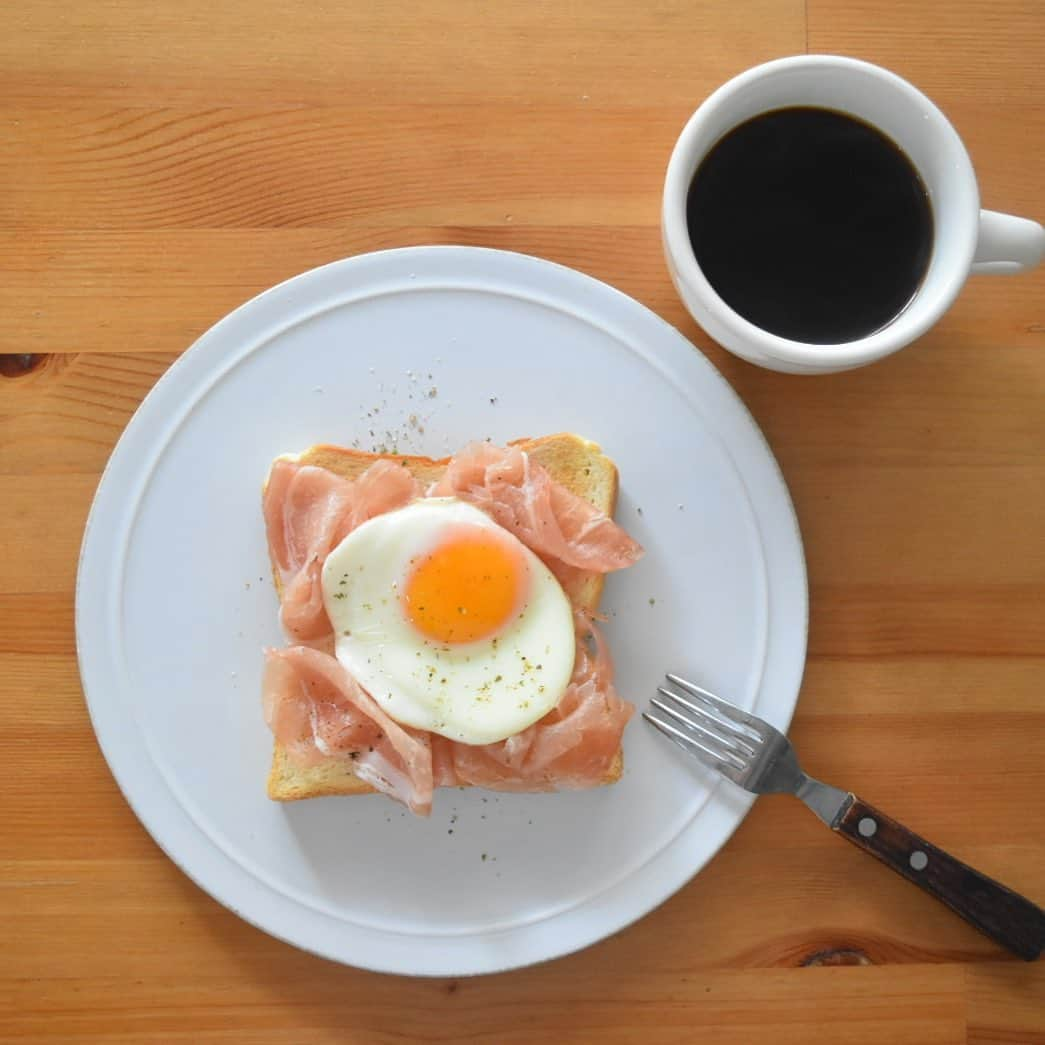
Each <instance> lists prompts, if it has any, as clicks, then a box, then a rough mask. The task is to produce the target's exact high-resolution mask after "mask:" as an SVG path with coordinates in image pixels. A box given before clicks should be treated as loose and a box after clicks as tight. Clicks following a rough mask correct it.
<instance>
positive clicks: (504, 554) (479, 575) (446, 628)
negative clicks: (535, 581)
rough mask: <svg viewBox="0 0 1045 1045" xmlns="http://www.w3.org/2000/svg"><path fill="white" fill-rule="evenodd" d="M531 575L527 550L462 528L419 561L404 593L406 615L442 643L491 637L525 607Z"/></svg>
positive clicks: (485, 532)
mask: <svg viewBox="0 0 1045 1045" xmlns="http://www.w3.org/2000/svg"><path fill="white" fill-rule="evenodd" d="M528 576H529V571H528V569H527V564H526V559H525V558H524V557H523V554H522V552H521V551H520V550H519V549H517V548H514V547H513V546H512V545H511V544H510V543H509V542H508V541H506V540H505V539H504V538H501V537H499V536H498V535H497V534H495V533H492V532H491V531H489V530H485V529H483V528H482V527H479V526H467V527H461V528H460V529H458V530H457V532H456V533H454V534H453V535H452V536H450V537H448V539H447V540H445V541H443V542H441V543H440V544H439V546H438V547H437V548H435V549H433V550H432V551H431V552H429V553H428V554H427V555H425V556H424V557H423V558H422V559H420V560H419V561H418V562H417V564H416V566H415V567H414V570H413V572H412V573H411V574H410V576H409V578H408V579H407V582H406V585H405V588H404V591H403V603H404V608H405V611H406V615H407V617H408V618H409V620H410V622H411V623H412V624H413V626H414V627H415V628H417V630H418V631H420V632H421V634H422V635H424V636H425V637H427V638H429V639H434V640H435V641H436V642H442V643H453V644H458V643H465V642H475V641H476V640H477V639H485V638H488V637H489V636H491V635H495V634H496V633H497V632H498V631H500V630H501V628H503V627H504V625H505V624H507V623H508V621H510V620H511V619H512V618H513V617H514V616H515V615H516V613H518V612H519V610H520V609H521V608H522V605H523V603H524V602H525V600H526V588H527V581H528Z"/></svg>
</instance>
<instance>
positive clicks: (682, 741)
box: [642, 711, 743, 779]
mask: <svg viewBox="0 0 1045 1045" xmlns="http://www.w3.org/2000/svg"><path fill="white" fill-rule="evenodd" d="M642 717H643V718H644V719H645V720H646V721H647V722H648V723H649V724H650V725H651V726H653V727H654V728H656V729H658V730H660V732H661V733H663V734H664V736H666V737H667V738H668V740H672V741H674V742H675V743H676V744H678V745H679V747H681V748H683V749H684V750H686V751H688V752H689V753H690V754H691V755H695V756H696V757H697V758H698V759H700V761H701V762H703V763H704V764H705V765H707V766H710V767H711V768H712V769H717V770H718V771H719V772H720V773H724V774H725V775H726V776H728V777H730V779H733V778H734V777H735V774H736V773H737V772H738V771H739V770H741V769H743V766H737V765H735V764H734V763H733V762H732V761H726V760H725V759H724V758H723V757H722V756H721V755H719V754H718V752H716V751H713V750H712V749H711V748H709V747H705V746H704V745H703V744H702V743H701V742H700V741H699V740H697V739H696V738H695V737H693V736H691V735H690V734H689V733H688V732H686V731H685V730H681V729H676V728H675V727H674V726H673V725H672V724H671V723H670V722H664V721H663V720H661V719H659V718H656V717H655V716H653V715H651V714H650V713H649V712H648V711H644V712H643V713H642Z"/></svg>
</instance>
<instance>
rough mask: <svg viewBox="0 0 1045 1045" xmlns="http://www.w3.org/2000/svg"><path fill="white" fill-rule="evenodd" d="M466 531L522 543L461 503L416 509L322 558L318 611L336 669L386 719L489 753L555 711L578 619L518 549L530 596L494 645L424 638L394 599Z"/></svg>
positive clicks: (420, 504) (384, 520)
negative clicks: (448, 536) (327, 628)
mask: <svg viewBox="0 0 1045 1045" xmlns="http://www.w3.org/2000/svg"><path fill="white" fill-rule="evenodd" d="M461 523H469V524H472V525H476V526H482V527H484V528H487V529H493V530H496V531H498V532H499V533H500V534H501V535H506V536H507V538H508V539H509V540H511V541H516V540H517V539H516V538H515V537H513V536H511V535H509V534H507V533H506V531H505V530H503V529H502V528H501V527H500V526H498V525H497V523H495V522H494V521H493V520H492V519H490V518H489V517H488V516H487V515H485V514H484V513H483V512H481V511H480V510H479V509H478V508H475V507H473V506H472V505H470V504H466V503H465V502H463V501H459V500H457V499H456V498H452V497H433V498H426V499H422V500H419V501H415V502H414V503H412V504H410V505H407V506H406V507H405V508H400V509H399V510H397V511H393V512H387V513H385V514H384V515H379V516H377V517H375V518H373V519H370V520H368V521H367V522H365V523H363V524H362V525H361V526H359V527H357V528H356V529H355V530H353V531H352V533H350V534H349V535H348V536H347V537H346V538H345V539H344V540H343V541H342V542H341V543H340V544H339V545H338V546H337V547H336V548H335V549H334V550H333V551H332V552H331V553H330V554H329V555H328V556H327V559H326V562H325V564H324V566H323V574H322V585H323V601H324V605H325V606H326V611H327V614H328V615H329V617H330V620H331V623H332V624H333V626H334V635H335V640H336V643H335V654H336V656H337V658H338V660H339V661H341V663H342V664H343V665H344V666H345V668H346V669H347V670H348V671H349V672H350V673H351V674H352V675H353V677H354V678H355V679H356V680H357V681H358V682H359V683H360V685H362V686H363V687H364V688H365V689H366V690H367V691H368V692H369V693H370V695H371V696H372V697H373V698H374V699H375V700H376V701H377V702H378V703H379V704H381V705H382V707H383V708H384V709H385V710H386V711H387V712H388V714H389V715H390V716H391V717H392V718H393V719H395V720H396V721H397V722H400V723H402V724H403V725H407V726H414V727H416V728H418V729H425V730H429V731H431V732H433V733H439V734H441V735H442V736H445V737H448V738H449V739H451V740H456V741H461V742H462V743H465V744H492V743H495V742H497V741H499V740H504V739H505V738H507V737H510V736H513V735H514V734H516V733H519V732H521V731H522V730H524V729H526V728H527V726H530V725H532V724H533V723H534V722H536V721H537V720H538V719H540V718H541V717H542V716H544V715H545V714H547V712H548V711H550V710H551V709H552V708H553V707H554V706H555V705H556V704H557V703H558V701H559V698H560V697H561V696H562V694H563V692H564V691H565V689H566V687H567V685H568V684H569V680H570V676H571V674H572V672H573V663H574V657H575V653H576V639H575V634H574V624H573V611H572V608H571V606H570V602H569V599H568V598H567V597H566V594H565V592H563V590H562V587H561V586H560V585H559V582H558V581H557V580H556V579H555V577H554V576H553V575H552V573H551V571H550V570H549V569H548V567H547V566H545V565H544V563H542V562H541V560H540V559H538V558H537V556H536V555H534V554H533V552H531V551H530V550H529V549H528V548H526V547H525V545H523V544H522V543H521V542H518V545H519V548H520V549H521V551H522V553H523V555H524V558H525V560H526V564H527V567H528V569H529V574H530V580H529V588H528V593H527V598H526V601H525V604H524V605H523V606H521V607H520V610H519V612H518V613H517V614H516V616H515V617H514V618H513V619H511V620H510V621H508V622H507V623H506V624H505V626H504V627H503V628H502V629H501V630H500V632H499V633H498V634H497V635H495V636H491V637H489V638H485V639H479V640H476V641H474V642H470V643H466V644H449V643H440V642H438V641H437V640H434V639H429V638H427V637H426V636H424V635H423V634H421V632H419V631H418V630H417V629H416V628H415V627H414V626H413V625H412V624H411V623H410V621H409V619H408V618H407V616H406V613H405V611H404V609H403V605H402V597H401V596H402V592H403V589H404V585H405V583H406V580H407V578H408V577H409V575H410V572H411V570H412V568H413V563H412V561H413V562H414V563H416V562H417V561H419V560H420V558H421V557H422V556H424V555H425V554H426V553H428V552H429V551H430V550H431V549H432V548H433V547H434V546H435V545H437V544H438V543H439V541H440V538H441V535H442V534H443V533H444V532H445V530H446V529H447V528H448V527H456V526H457V525H459V524H461Z"/></svg>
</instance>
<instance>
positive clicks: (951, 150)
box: [661, 55, 1045, 374]
mask: <svg viewBox="0 0 1045 1045" xmlns="http://www.w3.org/2000/svg"><path fill="white" fill-rule="evenodd" d="M792 106H814V107H819V108H825V109H833V110H836V111H839V112H844V113H849V114H850V115H852V116H856V117H858V118H859V119H861V120H863V121H864V122H865V123H869V124H871V125H872V126H875V127H877V128H878V129H879V130H881V131H882V132H884V133H885V134H886V135H887V136H888V137H890V138H891V139H892V140H893V141H894V142H896V144H897V145H899V146H900V148H901V149H903V151H904V152H905V153H906V154H907V156H908V157H909V159H910V160H911V161H912V162H913V163H914V165H915V167H916V168H917V169H918V172H919V174H920V175H921V177H922V180H923V181H924V183H925V186H926V189H927V190H928V193H929V199H930V203H931V205H932V211H933V222H934V239H933V249H932V254H931V256H930V259H929V266H928V269H927V271H926V274H925V277H924V279H923V280H922V282H921V285H920V286H919V288H918V290H917V291H916V292H915V294H914V297H913V298H912V299H911V302H910V304H908V305H907V307H906V308H905V309H904V310H903V311H902V312H901V313H900V314H899V315H897V316H896V317H895V318H894V319H893V320H892V321H891V322H890V323H888V324H886V325H885V326H884V327H882V328H881V329H880V330H876V331H875V332H874V333H872V334H869V335H868V336H867V337H863V338H860V339H858V340H855V341H848V342H844V343H840V344H833V345H821V344H807V343H805V342H801V341H792V340H790V339H788V338H784V337H779V336H778V335H776V334H771V333H769V331H767V330H763V329H762V328H761V327H758V326H756V325H755V324H753V323H751V322H749V321H748V320H746V319H745V318H744V317H743V316H741V315H740V314H739V313H738V312H736V311H734V310H733V309H732V308H730V306H729V305H727V304H726V303H725V301H723V300H722V298H721V297H719V295H718V294H717V293H716V292H715V290H714V289H713V287H712V286H711V284H710V283H709V282H708V280H707V278H706V277H705V275H704V273H703V272H702V271H701V269H700V266H699V265H698V264H697V259H696V257H695V255H694V252H693V246H692V244H691V242H690V239H689V230H688V226H687V221H686V197H687V195H688V192H689V186H690V183H691V182H692V180H693V175H694V174H695V172H696V170H697V167H698V166H699V165H700V163H701V161H702V160H703V158H704V157H705V156H706V155H707V153H708V151H709V150H710V149H711V148H712V146H714V145H715V143H716V142H718V141H719V139H720V138H722V137H723V135H725V134H726V133H727V132H729V131H730V130H732V129H733V128H734V127H736V126H737V125H738V124H741V123H743V122H744V121H745V120H749V119H751V118H752V117H754V116H757V115H759V114H760V113H764V112H770V111H772V110H774V109H783V108H789V107H792ZM661 234H662V237H663V242H664V253H665V257H666V258H667V263H668V269H669V271H670V273H671V278H672V280H673V282H674V284H675V288H676V290H677V291H678V293H679V296H680V297H681V298H682V301H683V303H684V304H685V305H686V308H687V309H688V310H689V311H690V313H691V314H692V316H693V318H694V319H696V321H697V322H698V323H699V324H700V325H701V326H702V327H703V328H704V329H705V330H706V331H707V332H708V334H709V335H710V336H711V337H713V338H714V339H715V340H716V341H718V342H719V344H721V345H722V346H723V347H724V348H726V349H728V350H729V351H731V352H733V353H734V354H735V355H738V356H741V357H742V358H744V359H747V360H748V361H749V362H752V363H756V364H758V365H759V366H764V367H769V368H770V369H773V370H782V371H785V372H789V373H797V374H825V373H831V372H834V371H839V370H849V369H852V368H853V367H858V366H862V365H864V364H865V363H871V362H874V361H875V360H877V359H881V358H883V357H884V356H887V355H890V354H891V353H893V352H896V351H898V350H899V349H901V348H903V347H904V346H905V345H908V344H910V343H911V342H912V341H914V340H915V339H916V338H918V337H920V336H921V335H922V334H924V333H925V331H926V330H928V329H929V328H930V327H931V326H932V325H933V324H934V323H935V322H936V321H937V320H938V319H939V318H940V317H941V316H942V315H943V314H944V313H945V312H946V311H947V309H948V308H949V307H950V305H951V303H952V302H953V301H954V299H955V298H956V297H957V296H958V292H959V291H960V290H961V288H962V286H963V284H964V283H965V280H966V279H967V278H968V276H969V275H970V273H978V272H989V273H1009V272H1024V271H1026V270H1028V269H1031V268H1033V267H1034V266H1035V265H1037V264H1038V263H1039V262H1040V261H1041V259H1042V255H1043V253H1045V229H1043V228H1042V226H1041V225H1039V224H1038V223H1037V222H1035V221H1029V220H1027V219H1026V218H1017V217H1013V216H1012V215H1009V214H999V213H997V212H996V211H989V210H980V195H979V189H978V187H977V184H976V175H975V174H974V173H973V169H972V163H971V161H970V160H969V154H968V152H966V149H965V146H964V145H963V144H962V140H961V138H959V137H958V133H957V131H955V129H954V127H953V126H951V124H950V122H949V121H948V119H947V117H946V116H944V114H943V113H942V112H941V111H940V110H939V109H938V108H937V107H936V106H935V105H934V104H933V103H932V102H931V101H930V100H929V99H928V98H927V97H926V96H925V95H924V94H922V93H921V91H919V90H918V89H917V88H915V87H913V86H912V85H911V84H909V83H908V82H907V81H906V80H903V79H901V78H900V77H899V76H897V75H895V73H891V72H889V71H888V70H886V69H882V68H880V67H878V66H876V65H871V64H869V63H868V62H862V61H858V60H856V59H854V58H844V57H839V56H835V55H799V56H796V57H793V58H781V59H778V60H777V61H773V62H767V63H766V64H764V65H759V66H755V67H754V68H753V69H749V70H747V71H746V72H744V73H741V74H740V75H739V76H737V77H735V78H734V79H732V80H730V81H729V82H728V83H726V84H723V86H721V87H720V88H718V90H716V91H715V92H714V93H713V94H712V95H710V96H709V97H708V98H707V100H706V101H705V102H704V103H703V104H702V105H701V106H700V108H699V109H697V111H696V112H695V113H694V114H693V115H692V116H691V117H690V119H689V122H688V123H687V124H686V126H685V128H684V129H683V131H682V134H681V135H680V136H679V139H678V141H677V142H676V143H675V148H674V150H673V152H672V154H671V160H670V161H669V163H668V171H667V176H666V178H665V182H664V198H663V204H662V209H661Z"/></svg>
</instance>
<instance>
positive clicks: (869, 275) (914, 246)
mask: <svg viewBox="0 0 1045 1045" xmlns="http://www.w3.org/2000/svg"><path fill="white" fill-rule="evenodd" d="M686 218H687V221H688V223H689V238H690V242H691V243H692V244H693V252H694V254H695V255H696V258H697V263H698V264H699V265H700V267H701V269H703V271H704V274H705V275H706V276H707V278H708V281H709V282H710V283H711V285H712V286H713V287H714V288H715V290H716V291H717V293H718V294H719V296H720V297H721V298H722V299H723V300H724V301H725V302H726V303H727V304H728V305H730V306H731V307H732V308H733V309H734V310H735V311H737V312H739V313H740V314H741V315H742V316H743V317H744V318H745V319H747V320H750V322H752V323H754V324H756V325H757V326H760V327H762V328H763V329H764V330H768V331H770V332H771V333H773V334H779V335H780V336H782V337H787V338H791V339H793V340H795V341H807V342H811V343H813V344H821V345H824V344H832V343H835V342H842V341H854V340H856V339H858V338H862V337H866V336H867V335H868V334H871V333H873V332H874V331H876V330H879V329H880V328H881V327H883V326H885V325H886V324H887V323H889V322H891V321H892V320H893V319H895V318H896V316H897V315H899V314H900V313H901V312H902V311H903V310H904V308H905V307H906V306H907V304H908V302H909V301H910V300H911V298H912V297H913V295H914V293H915V291H916V290H917V289H918V286H919V284H920V283H921V281H922V278H923V277H924V275H925V270H926V268H927V267H928V264H929V256H930V254H931V252H932V243H933V216H932V209H931V207H930V205H929V196H928V193H927V192H926V190H925V185H924V184H923V182H922V179H921V178H920V177H919V175H918V172H917V170H915V168H914V165H913V164H912V163H911V161H910V160H909V159H908V158H907V157H906V155H904V153H903V152H902V151H901V150H900V148H899V147H898V146H897V145H896V143H895V142H893V141H891V140H890V139H889V138H887V137H886V136H885V135H884V134H882V133H881V132H880V131H878V130H876V129H875V128H873V127H870V126H868V125H867V124H866V123H863V122H862V121H860V120H857V119H854V118H853V117H851V116H846V115H844V114H843V113H839V112H834V111H832V110H829V109H816V108H793V109H777V110H776V111H774V112H767V113H763V114H762V115H760V116H756V117H754V118H753V119H750V120H748V121H747V122H746V123H742V124H740V125H739V126H738V127H735V128H734V129H733V130H732V131H730V132H729V133H728V134H727V135H726V136H725V137H724V138H722V139H721V140H720V141H719V142H718V143H717V144H716V145H715V146H714V147H713V148H712V149H711V151H710V152H709V153H708V154H707V156H706V157H705V158H704V161H703V162H702V163H701V165H700V166H699V167H698V168H697V172H696V174H695V175H694V176H693V181H692V183H691V184H690V188H689V197H688V200H687V203H686Z"/></svg>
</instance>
